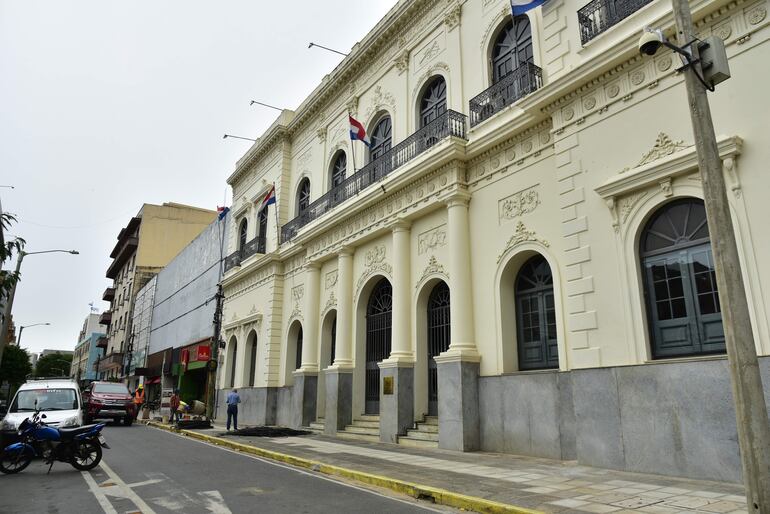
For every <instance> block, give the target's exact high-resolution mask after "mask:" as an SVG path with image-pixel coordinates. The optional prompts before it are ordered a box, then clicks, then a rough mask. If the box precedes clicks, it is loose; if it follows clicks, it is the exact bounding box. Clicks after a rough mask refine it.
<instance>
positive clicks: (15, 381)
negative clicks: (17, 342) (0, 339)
mask: <svg viewBox="0 0 770 514" xmlns="http://www.w3.org/2000/svg"><path fill="white" fill-rule="evenodd" d="M30 373H32V364H30V363H29V355H28V354H27V351H26V350H22V349H21V348H19V347H18V346H10V345H9V346H8V347H6V349H5V352H4V353H3V362H2V364H0V382H4V381H6V380H7V381H8V382H9V383H10V384H11V386H12V387H13V386H16V385H19V384H23V383H24V382H25V381H26V379H27V375H29V374H30Z"/></svg>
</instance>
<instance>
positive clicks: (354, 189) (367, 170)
mask: <svg viewBox="0 0 770 514" xmlns="http://www.w3.org/2000/svg"><path fill="white" fill-rule="evenodd" d="M465 119H466V116H465V115H464V114H461V113H459V112H455V111H446V112H445V113H444V114H442V115H441V116H439V117H438V118H436V119H435V120H433V121H431V122H430V123H428V124H427V125H425V126H424V127H422V128H421V129H420V130H418V131H417V132H415V133H414V134H412V135H411V136H409V137H407V138H406V139H405V140H403V141H402V142H400V143H399V144H397V145H396V146H394V147H393V148H391V149H390V150H388V151H387V152H385V153H384V154H382V155H381V156H380V157H378V158H376V159H374V160H373V161H371V162H370V163H369V164H367V165H366V166H364V167H363V168H361V169H360V170H358V171H357V172H355V173H354V174H352V175H351V176H349V177H347V178H346V179H345V180H343V181H342V182H341V183H340V184H338V185H337V186H336V187H334V188H333V189H330V190H329V191H328V192H327V193H326V194H324V195H323V196H322V197H320V198H318V199H317V200H315V201H314V202H312V203H311V204H310V205H309V206H308V207H307V209H305V210H304V211H303V212H302V213H300V214H299V216H297V217H296V218H294V219H293V220H291V221H289V222H288V223H286V224H285V225H284V226H282V227H281V243H285V242H286V241H289V240H291V239H292V238H293V237H294V236H296V235H297V232H299V230H300V229H301V228H302V227H304V226H305V225H307V224H308V223H310V222H311V221H314V220H316V219H318V218H320V217H321V216H323V215H324V214H325V213H327V212H328V211H330V210H331V209H333V208H334V207H336V206H337V205H339V204H340V203H342V202H344V201H345V200H347V199H349V198H352V197H354V196H355V195H357V194H358V193H359V192H361V191H363V190H364V189H366V188H367V187H369V186H370V185H372V184H374V183H376V182H377V181H379V180H380V179H382V178H384V177H386V176H387V175H389V174H390V173H391V172H392V171H393V170H395V169H396V168H399V167H401V166H403V165H404V164H406V163H407V162H409V161H411V160H412V159H414V158H415V157H417V156H418V155H420V154H422V153H423V152H425V151H426V150H428V149H429V148H431V147H432V146H434V145H435V144H436V143H438V142H439V141H441V140H442V139H446V138H448V137H450V136H453V137H459V138H461V139H466V135H465Z"/></svg>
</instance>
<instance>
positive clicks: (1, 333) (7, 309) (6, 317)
mask: <svg viewBox="0 0 770 514" xmlns="http://www.w3.org/2000/svg"><path fill="white" fill-rule="evenodd" d="M41 253H71V254H72V255H78V254H79V253H80V252H78V251H77V250H41V251H39V252H25V251H24V250H22V251H20V252H19V257H18V259H16V276H17V277H18V276H19V272H20V271H21V263H22V261H23V260H24V257H26V256H27V255H37V254H41ZM18 283H19V281H18V279H17V280H16V281H15V282H14V283H13V287H11V292H10V293H9V294H8V298H7V300H6V303H5V306H4V309H3V324H2V328H0V363H2V362H3V350H5V335H6V334H7V333H8V325H9V323H10V322H11V309H12V308H13V297H14V296H15V295H16V285H17V284H18Z"/></svg>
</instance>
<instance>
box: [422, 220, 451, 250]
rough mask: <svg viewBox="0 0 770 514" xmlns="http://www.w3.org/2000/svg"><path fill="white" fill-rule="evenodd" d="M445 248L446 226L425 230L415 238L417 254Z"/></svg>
mask: <svg viewBox="0 0 770 514" xmlns="http://www.w3.org/2000/svg"><path fill="white" fill-rule="evenodd" d="M442 246H446V224H444V225H440V226H438V227H435V228H432V229H430V230H427V231H425V232H423V233H422V234H420V235H419V236H417V254H418V255H422V254H424V253H426V252H427V251H428V250H433V249H436V248H440V247H442Z"/></svg>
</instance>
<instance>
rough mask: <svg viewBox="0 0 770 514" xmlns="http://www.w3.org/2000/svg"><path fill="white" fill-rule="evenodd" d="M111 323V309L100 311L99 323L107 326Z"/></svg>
mask: <svg viewBox="0 0 770 514" xmlns="http://www.w3.org/2000/svg"><path fill="white" fill-rule="evenodd" d="M111 323H112V311H104V312H102V315H101V316H99V324H100V325H107V326H108V327H109V326H110V324H111Z"/></svg>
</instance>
